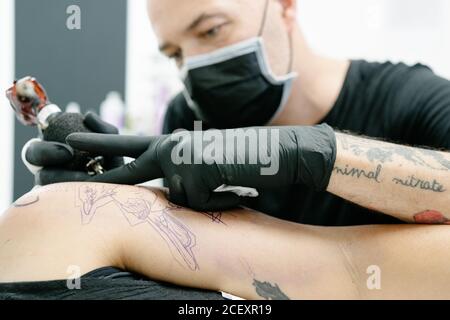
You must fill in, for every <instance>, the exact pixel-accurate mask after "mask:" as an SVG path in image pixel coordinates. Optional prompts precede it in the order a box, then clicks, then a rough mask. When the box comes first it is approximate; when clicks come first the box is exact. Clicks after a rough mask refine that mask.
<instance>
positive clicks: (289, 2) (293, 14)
mask: <svg viewBox="0 0 450 320" xmlns="http://www.w3.org/2000/svg"><path fill="white" fill-rule="evenodd" d="M277 1H278V2H279V3H280V4H281V7H282V8H283V19H284V22H285V23H286V26H287V27H288V30H289V31H292V29H293V27H294V26H295V24H296V22H297V0H277Z"/></svg>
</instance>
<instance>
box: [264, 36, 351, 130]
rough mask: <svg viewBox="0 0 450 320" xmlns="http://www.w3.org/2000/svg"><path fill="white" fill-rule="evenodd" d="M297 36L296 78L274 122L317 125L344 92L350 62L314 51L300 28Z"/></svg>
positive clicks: (295, 55) (294, 68)
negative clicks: (320, 54)
mask: <svg viewBox="0 0 450 320" xmlns="http://www.w3.org/2000/svg"><path fill="white" fill-rule="evenodd" d="M293 36H294V47H293V48H294V52H293V54H294V60H293V70H294V71H295V72H296V73H297V74H298V77H297V78H296V79H295V80H294V83H293V87H292V93H291V96H290V98H289V100H288V102H287V104H286V106H285V108H284V110H283V111H282V112H281V113H280V114H279V116H277V118H276V119H275V120H274V121H273V122H272V123H271V125H314V124H317V123H319V122H320V121H321V120H322V119H323V118H325V116H326V115H327V114H328V113H329V112H330V111H331V109H332V108H333V106H334V104H335V103H336V100H337V98H338V96H339V93H340V92H341V89H342V86H343V84H344V81H345V77H346V75H347V72H348V69H349V66H350V62H349V61H346V60H336V59H330V58H326V57H323V56H319V55H317V54H316V53H314V52H313V51H312V50H311V49H310V48H309V47H308V46H307V44H306V41H305V40H304V38H303V35H302V34H301V33H300V31H298V34H297V32H296V34H294V35H293Z"/></svg>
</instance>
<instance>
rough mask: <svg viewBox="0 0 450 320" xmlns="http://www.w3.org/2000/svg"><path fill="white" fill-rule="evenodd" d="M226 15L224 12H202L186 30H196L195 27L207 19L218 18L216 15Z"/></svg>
mask: <svg viewBox="0 0 450 320" xmlns="http://www.w3.org/2000/svg"><path fill="white" fill-rule="evenodd" d="M224 16H225V15H224V14H222V13H213V14H207V13H202V14H201V15H199V16H198V17H197V19H195V20H194V21H192V23H191V24H190V25H189V26H188V27H187V28H186V31H192V30H194V29H195V28H197V27H198V26H199V24H200V23H202V22H203V21H205V20H208V19H212V18H216V17H224Z"/></svg>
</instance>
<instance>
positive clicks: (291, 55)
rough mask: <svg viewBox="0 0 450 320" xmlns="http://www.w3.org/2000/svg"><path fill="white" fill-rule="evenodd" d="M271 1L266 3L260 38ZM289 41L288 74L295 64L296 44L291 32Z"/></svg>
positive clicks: (267, 0)
mask: <svg viewBox="0 0 450 320" xmlns="http://www.w3.org/2000/svg"><path fill="white" fill-rule="evenodd" d="M269 2H270V0H266V4H265V5H264V15H263V19H262V22H261V27H260V28H259V32H258V37H260V38H261V37H262V34H263V32H264V28H265V26H266V20H267V15H268V12H269ZM288 41H289V64H288V70H287V74H289V73H291V72H292V68H293V66H294V45H293V43H292V34H291V33H289V34H288Z"/></svg>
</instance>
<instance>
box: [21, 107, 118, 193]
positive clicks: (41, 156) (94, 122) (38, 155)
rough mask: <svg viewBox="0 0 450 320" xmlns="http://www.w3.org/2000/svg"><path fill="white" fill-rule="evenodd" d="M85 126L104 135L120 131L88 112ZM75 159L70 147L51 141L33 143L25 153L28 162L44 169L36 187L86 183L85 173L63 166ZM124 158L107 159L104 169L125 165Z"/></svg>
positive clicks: (39, 175)
mask: <svg viewBox="0 0 450 320" xmlns="http://www.w3.org/2000/svg"><path fill="white" fill-rule="evenodd" d="M84 125H85V126H86V127H87V128H88V129H89V130H91V131H92V132H97V133H102V134H118V133H119V131H118V129H117V128H116V127H114V126H113V125H111V124H109V123H106V122H104V121H103V120H101V118H100V117H99V116H98V115H97V114H95V113H93V112H88V113H86V115H85V117H84ZM72 157H73V150H72V148H71V147H70V146H68V145H65V144H62V143H57V142H50V141H36V142H33V143H32V144H31V145H30V146H29V147H28V149H27V150H26V153H25V158H26V160H27V161H28V162H29V163H31V164H32V165H35V166H38V167H43V169H41V170H39V171H38V172H37V173H36V175H35V184H36V185H47V184H52V183H59V182H67V181H85V180H87V179H89V178H90V176H89V175H88V174H87V172H85V171H69V170H66V169H64V168H63V166H64V165H65V164H67V163H69V162H70V161H71V160H72ZM123 163H124V162H123V158H122V157H106V158H105V163H104V169H105V170H110V169H113V168H117V167H120V166H122V165H123Z"/></svg>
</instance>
